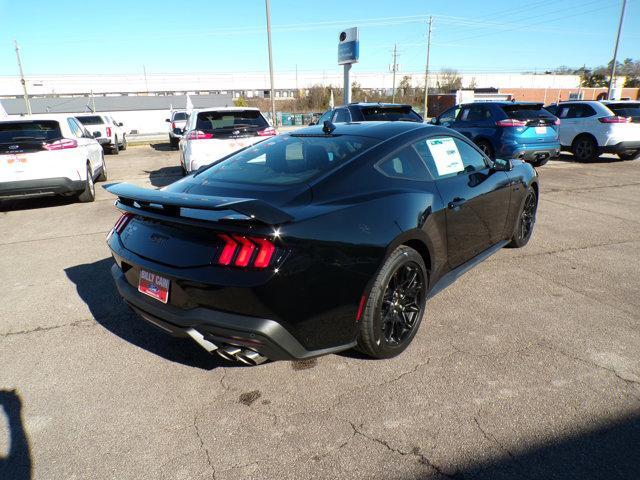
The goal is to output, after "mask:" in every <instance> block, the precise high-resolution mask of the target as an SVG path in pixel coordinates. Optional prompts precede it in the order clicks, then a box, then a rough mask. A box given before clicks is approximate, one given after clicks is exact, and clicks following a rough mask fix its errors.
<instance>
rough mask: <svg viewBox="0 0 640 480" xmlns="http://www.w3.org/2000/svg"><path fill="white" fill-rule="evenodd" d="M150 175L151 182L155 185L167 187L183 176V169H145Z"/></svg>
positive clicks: (178, 167)
mask: <svg viewBox="0 0 640 480" xmlns="http://www.w3.org/2000/svg"><path fill="white" fill-rule="evenodd" d="M144 172H145V173H146V174H148V175H149V182H150V183H151V185H153V186H154V187H166V186H167V185H171V184H172V183H173V182H175V181H177V180H180V179H181V178H182V169H181V168H180V166H177V167H162V168H159V169H158V170H144Z"/></svg>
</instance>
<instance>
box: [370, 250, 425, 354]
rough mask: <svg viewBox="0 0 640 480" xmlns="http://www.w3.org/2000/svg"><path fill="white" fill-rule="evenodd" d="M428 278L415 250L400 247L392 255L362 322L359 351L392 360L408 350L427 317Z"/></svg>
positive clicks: (383, 269) (377, 280)
mask: <svg viewBox="0 0 640 480" xmlns="http://www.w3.org/2000/svg"><path fill="white" fill-rule="evenodd" d="M428 278H429V277H428V274H427V269H426V267H425V263H424V260H423V258H422V256H421V255H420V254H419V253H418V252H417V251H415V250H414V249H413V248H410V247H408V246H406V245H401V246H399V247H398V248H396V249H395V250H394V251H393V252H392V253H391V254H390V255H389V257H388V258H387V259H386V261H385V263H384V265H383V266H382V268H381V269H380V271H379V273H378V275H377V277H376V279H375V282H374V284H373V286H372V288H371V292H370V293H369V295H368V298H367V303H366V306H365V309H364V313H363V315H362V318H361V320H360V322H361V325H360V333H359V335H358V349H359V350H360V351H362V352H364V353H366V354H367V355H370V356H372V357H374V358H391V357H395V356H396V355H399V354H400V353H401V352H402V351H404V350H405V349H406V348H407V347H408V346H409V344H410V343H411V341H412V340H413V337H414V336H415V334H416V332H417V331H418V327H419V326H420V322H421V320H422V316H423V315H424V311H425V305H426V297H427V286H428Z"/></svg>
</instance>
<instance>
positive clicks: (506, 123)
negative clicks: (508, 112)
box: [496, 118, 527, 127]
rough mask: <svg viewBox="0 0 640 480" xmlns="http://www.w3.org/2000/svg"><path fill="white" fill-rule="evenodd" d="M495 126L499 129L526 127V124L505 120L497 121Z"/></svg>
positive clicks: (519, 121)
mask: <svg viewBox="0 0 640 480" xmlns="http://www.w3.org/2000/svg"><path fill="white" fill-rule="evenodd" d="M496 125H497V126H499V127H526V126H527V122H525V121H524V120H516V119H515V118H505V119H504V120H498V121H497V122H496Z"/></svg>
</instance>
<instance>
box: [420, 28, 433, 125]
mask: <svg viewBox="0 0 640 480" xmlns="http://www.w3.org/2000/svg"><path fill="white" fill-rule="evenodd" d="M432 23H433V17H429V35H428V38H427V66H426V67H425V69H424V108H423V109H422V118H424V119H425V120H426V119H427V112H428V109H429V102H428V101H427V99H428V98H429V56H430V54H431V24H432Z"/></svg>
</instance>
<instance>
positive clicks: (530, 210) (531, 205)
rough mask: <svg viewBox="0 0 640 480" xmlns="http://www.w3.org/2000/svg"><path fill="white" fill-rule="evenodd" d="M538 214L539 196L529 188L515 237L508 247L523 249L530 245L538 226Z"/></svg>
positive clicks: (514, 233)
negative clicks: (535, 228)
mask: <svg viewBox="0 0 640 480" xmlns="http://www.w3.org/2000/svg"><path fill="white" fill-rule="evenodd" d="M537 212H538V196H537V195H536V191H535V190H534V189H533V188H532V187H527V195H526V196H525V198H524V203H523V204H522V209H520V213H519V215H518V222H517V223H516V228H515V230H514V232H513V237H511V242H509V244H508V245H507V247H511V248H521V247H524V246H525V245H526V244H527V243H529V240H530V239H531V235H533V229H534V227H535V224H536V213H537Z"/></svg>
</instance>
